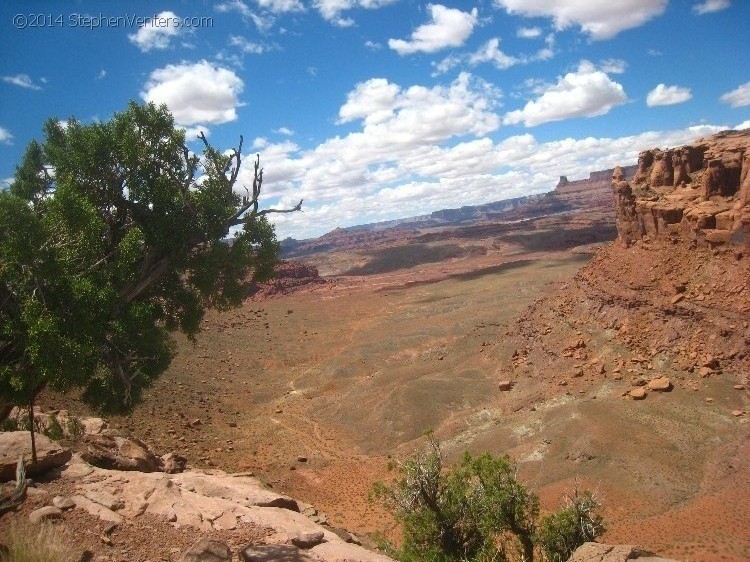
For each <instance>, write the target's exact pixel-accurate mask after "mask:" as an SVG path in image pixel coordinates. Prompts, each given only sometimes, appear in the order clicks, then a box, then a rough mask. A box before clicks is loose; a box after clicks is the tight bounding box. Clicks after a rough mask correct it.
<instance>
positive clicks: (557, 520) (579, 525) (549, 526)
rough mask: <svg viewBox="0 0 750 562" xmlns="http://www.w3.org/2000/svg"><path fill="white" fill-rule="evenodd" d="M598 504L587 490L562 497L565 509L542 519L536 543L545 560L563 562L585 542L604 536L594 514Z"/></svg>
mask: <svg viewBox="0 0 750 562" xmlns="http://www.w3.org/2000/svg"><path fill="white" fill-rule="evenodd" d="M600 507H601V502H600V501H599V499H598V498H597V497H596V495H595V494H594V493H592V492H591V491H589V490H586V491H584V492H583V493H582V494H579V492H578V486H577V485H576V487H575V488H574V493H573V496H572V497H570V496H567V495H566V496H565V506H564V507H563V508H562V509H561V510H560V511H558V512H557V513H552V514H550V515H547V516H545V517H542V519H541V521H540V524H539V533H538V541H539V544H540V546H541V548H542V550H543V551H544V554H545V556H546V558H547V560H550V561H552V562H562V561H564V560H567V559H568V558H570V556H571V554H573V551H575V549H576V548H578V547H579V546H581V545H582V544H583V543H585V542H592V541H594V540H595V539H596V538H597V537H599V536H600V535H601V534H602V533H604V519H603V517H602V516H601V515H600V514H599V513H597V509H599V508H600Z"/></svg>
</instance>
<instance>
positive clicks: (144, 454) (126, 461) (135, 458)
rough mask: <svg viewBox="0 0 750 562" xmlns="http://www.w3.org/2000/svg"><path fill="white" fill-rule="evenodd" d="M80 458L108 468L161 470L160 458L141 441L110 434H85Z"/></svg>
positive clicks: (142, 470) (91, 463)
mask: <svg viewBox="0 0 750 562" xmlns="http://www.w3.org/2000/svg"><path fill="white" fill-rule="evenodd" d="M82 442H83V445H84V447H85V449H84V450H83V451H82V452H81V458H82V459H83V460H84V461H86V462H87V463H88V464H90V465H93V466H97V467H99V468H105V469H108V470H137V471H139V472H157V471H161V470H162V463H161V459H159V457H157V456H156V455H155V454H154V453H152V452H151V451H150V450H149V448H148V446H147V445H146V444H145V443H143V442H142V441H140V440H138V439H135V438H132V439H127V438H125V437H114V436H111V435H86V436H84V438H83V440H82Z"/></svg>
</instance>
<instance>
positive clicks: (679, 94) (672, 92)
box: [646, 84, 693, 107]
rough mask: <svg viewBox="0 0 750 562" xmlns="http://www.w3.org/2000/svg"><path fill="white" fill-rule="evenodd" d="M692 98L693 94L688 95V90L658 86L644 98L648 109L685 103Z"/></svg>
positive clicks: (679, 87)
mask: <svg viewBox="0 0 750 562" xmlns="http://www.w3.org/2000/svg"><path fill="white" fill-rule="evenodd" d="M692 97H693V94H691V93H690V88H682V87H681V86H665V85H664V84H659V85H657V86H656V88H654V89H653V90H651V91H650V92H649V93H648V96H647V97H646V105H648V106H649V107H654V106H656V105H675V104H678V103H685V102H686V101H688V100H689V99H690V98H692Z"/></svg>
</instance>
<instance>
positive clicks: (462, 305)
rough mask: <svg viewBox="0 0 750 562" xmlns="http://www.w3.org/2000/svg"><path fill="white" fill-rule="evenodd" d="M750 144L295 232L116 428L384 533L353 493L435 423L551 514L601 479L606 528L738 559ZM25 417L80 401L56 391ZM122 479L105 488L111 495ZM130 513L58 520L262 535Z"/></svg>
mask: <svg viewBox="0 0 750 562" xmlns="http://www.w3.org/2000/svg"><path fill="white" fill-rule="evenodd" d="M748 147H750V132H749V131H748V130H745V131H739V132H737V131H730V132H724V133H719V134H717V135H714V136H712V137H707V138H703V139H696V141H695V142H693V143H692V144H691V145H690V146H689V147H687V148H684V149H680V148H673V149H669V150H668V149H667V148H666V147H661V149H656V148H655V149H654V150H652V151H647V152H644V153H642V154H641V158H640V159H639V162H638V163H635V162H622V163H621V164H622V165H623V166H624V167H623V168H617V169H615V170H614V171H613V170H603V171H596V172H592V173H591V175H590V177H589V178H588V179H584V180H576V181H568V179H567V178H561V179H560V182H559V184H558V185H557V186H556V187H555V189H554V190H552V191H550V192H549V193H547V194H545V195H542V196H530V197H525V198H521V199H517V200H512V201H502V202H499V203H497V204H491V205H483V206H479V207H464V208H460V209H452V210H445V211H439V212H435V213H432V214H431V215H426V216H422V217H416V218H414V219H409V220H400V221H393V222H392V223H384V224H372V225H366V226H362V227H353V228H347V229H337V230H334V231H332V232H330V233H329V234H326V235H324V236H322V237H320V238H317V239H311V240H302V241H296V240H285V241H284V242H283V244H282V248H283V258H284V260H285V262H284V263H283V264H282V265H281V266H280V269H279V275H278V277H277V278H276V279H274V280H272V281H269V282H267V283H265V284H262V285H256V286H254V287H252V289H251V291H250V294H249V295H248V297H247V298H246V299H245V301H244V303H243V305H242V306H241V307H240V308H239V309H234V310H229V311H226V312H217V311H212V312H210V313H209V314H208V315H207V316H206V318H205V320H204V321H203V324H202V327H201V332H200V333H199V335H198V337H197V341H196V342H195V343H192V342H190V341H188V340H187V339H182V340H180V341H179V344H178V349H177V350H176V354H175V357H174V360H173V362H172V364H171V366H170V367H169V369H168V371H167V372H166V373H165V374H164V375H163V376H162V377H161V378H160V379H159V380H157V381H156V382H155V384H154V385H153V386H152V387H151V388H149V389H148V390H147V391H146V392H145V394H144V397H143V400H142V402H141V403H140V404H139V405H138V406H137V407H136V408H135V410H134V411H133V412H132V414H131V415H128V416H112V417H109V418H108V419H107V420H106V426H107V429H106V430H105V433H106V432H109V433H111V434H112V435H118V436H123V437H135V438H137V439H140V440H141V441H143V443H145V444H146V445H147V446H148V448H149V449H151V450H152V451H154V452H157V454H159V455H161V454H164V453H176V454H177V455H179V456H182V457H185V459H186V460H187V465H188V467H189V468H190V469H194V470H198V471H205V472H208V473H211V472H216V471H217V470H220V471H223V472H226V473H230V474H237V473H239V474H242V475H245V476H252V477H254V478H256V479H257V480H258V481H260V482H262V483H263V484H264V485H265V486H266V490H269V491H270V492H269V493H271V492H272V493H279V494H283V495H284V496H288V497H291V498H295V499H296V500H297V501H298V502H299V506H300V511H302V512H303V513H304V514H306V515H307V516H309V519H310V521H313V522H314V523H315V525H319V524H320V525H323V526H324V527H325V528H326V529H333V528H336V529H337V532H338V533H339V534H340V535H341V534H343V533H344V531H342V529H346V532H348V533H350V534H353V535H355V536H356V537H359V540H358V541H357V542H362V543H364V544H365V545H366V546H369V547H372V546H373V545H374V543H373V541H372V539H371V537H372V535H373V534H374V533H382V534H384V535H385V536H386V537H389V538H397V536H398V533H397V529H396V527H395V523H394V521H393V519H392V518H391V516H390V515H389V514H388V512H387V511H386V510H385V509H384V508H383V507H382V506H381V505H379V504H378V503H376V502H371V501H368V495H369V494H370V491H371V489H372V485H373V483H374V482H375V481H379V480H381V481H387V480H388V479H389V478H390V477H391V474H392V473H391V472H389V470H388V466H389V463H390V461H392V460H394V459H404V458H407V457H408V456H409V455H411V454H412V453H413V452H414V451H415V450H416V449H419V448H420V447H422V446H423V445H424V432H425V430H427V429H428V428H430V429H432V430H434V435H435V436H436V437H437V438H438V439H439V440H440V441H441V443H442V446H443V452H444V453H445V455H446V458H447V460H448V461H449V462H452V461H456V460H457V459H458V458H459V456H460V455H461V454H462V453H463V452H464V451H466V450H468V451H470V452H472V453H481V452H484V451H489V452H491V453H493V454H496V455H505V454H507V455H510V457H512V458H513V459H514V460H515V461H516V462H517V463H518V466H519V469H520V473H519V478H520V480H522V481H523V482H524V483H527V484H528V485H529V486H530V487H532V488H534V489H535V490H537V492H538V493H539V495H540V501H541V509H542V512H545V511H550V510H553V509H556V508H557V507H558V506H559V504H560V501H561V496H562V493H563V492H564V491H566V490H570V489H572V487H573V486H574V485H575V483H576V482H579V483H581V484H582V485H583V486H585V487H587V488H591V489H595V490H597V492H598V494H599V495H600V496H601V498H603V501H604V510H603V513H604V516H605V519H606V521H607V531H606V533H605V535H604V536H603V537H602V538H601V542H604V543H609V544H634V545H638V546H639V547H641V548H643V549H644V550H647V551H651V552H655V553H658V554H659V555H660V556H665V557H668V558H673V559H680V560H736V561H739V560H747V559H748V558H750V469H749V468H748V467H749V466H750V440H749V439H748V436H749V435H750V433H749V432H748V419H749V418H750V415H749V414H750V395H749V394H748V388H750V386H749V385H750V380H749V376H750V351H749V350H750V171H749V169H750V153H747V148H748ZM582 175H584V174H582ZM613 176H614V177H613ZM40 407H41V411H42V412H49V411H51V410H55V411H59V410H66V411H67V412H70V413H71V415H72V414H75V415H77V416H87V415H93V412H90V411H87V410H86V409H85V407H84V406H83V404H82V402H81V401H79V400H78V399H77V398H76V397H75V395H70V394H64V395H61V394H54V393H47V394H45V395H44V396H43V399H42V400H40ZM99 429H101V428H99ZM86 446H87V445H86V444H85V443H80V442H79V443H78V444H75V443H74V444H73V448H74V449H76V450H77V449H80V450H82V451H83V450H85V449H86ZM74 458H76V457H74ZM4 462H10V463H11V464H14V462H15V459H14V458H12V457H9V458H4ZM78 462H79V463H80V461H78ZM92 470H93V469H92ZM74 472H75V471H72V472H71V474H73V473H74ZM64 473H65V470H63V476H62V477H60V478H51V477H44V476H42V477H40V478H39V482H38V484H37V486H38V488H39V490H41V491H37V492H36V493H33V494H30V495H29V497H28V498H27V500H26V502H25V503H24V504H23V505H22V506H21V508H19V509H18V510H17V511H16V513H15V515H11V516H10V517H9V516H5V517H3V518H2V519H0V529H7V525H9V521H11V520H12V519H13V517H27V516H28V514H29V513H30V512H31V511H33V510H34V509H36V508H39V507H41V506H44V505H47V504H49V503H50V500H51V497H52V496H53V495H63V496H64V495H74V494H75V493H76V486H79V485H80V482H79V481H77V480H76V479H75V478H74V477H73V476H71V477H70V478H68V479H67V480H66V478H65V476H64ZM86 474H91V472H90V471H89V472H86ZM94 474H95V475H96V474H99V473H94ZM186 474H189V473H184V474H183V475H182V476H184V475H186ZM178 476H181V475H179V474H177V475H175V477H178ZM91 482H94V483H96V482H99V483H106V482H109V481H108V480H107V479H106V478H105V477H104V476H101V475H99V476H98V477H97V478H96V479H94V480H91ZM127 482H128V480H127V479H125V480H122V479H121V480H119V481H117V482H110V484H107V486H109V487H104V486H105V485H104V484H101V486H102V490H100V491H104V492H106V493H107V494H109V495H110V497H112V496H114V497H118V494H124V492H123V490H124V489H125V488H127ZM179 486H183V487H184V486H186V484H185V480H183V481H181V483H179ZM195 486H197V484H194V488H195ZM30 490H31V489H30ZM81 493H82V492H81ZM209 495H210V494H209ZM77 497H80V496H77ZM123 498H124V495H123ZM94 501H96V500H94ZM123 501H124V500H123ZM124 505H125V509H124V511H123V513H124V516H123V517H122V518H121V522H120V523H119V524H116V526H115V527H113V528H111V529H109V530H107V529H108V528H109V527H108V526H109V525H111V522H107V521H102V520H100V519H99V518H98V517H97V516H96V515H92V513H95V512H96V510H93V511H92V510H91V509H74V510H73V511H69V512H66V513H65V516H64V520H63V522H62V523H61V524H62V525H63V526H64V525H68V526H69V529H70V532H72V533H77V536H78V539H77V540H78V541H79V543H80V545H81V546H82V547H85V548H86V549H88V551H90V552H91V553H93V554H92V558H90V559H92V560H94V559H96V560H145V559H150V560H152V561H153V560H162V559H165V560H168V559H176V557H177V556H178V554H179V553H180V552H182V551H183V550H184V549H185V548H187V547H188V546H190V544H192V543H193V542H194V541H195V539H196V538H197V537H198V536H216V537H217V538H221V539H223V540H226V541H228V543H229V544H230V545H231V546H238V545H239V542H240V541H242V540H244V542H245V543H247V542H248V540H247V539H244V538H240V535H239V534H238V533H239V532H240V531H243V530H244V531H246V532H247V533H250V535H247V534H246V535H245V537H247V536H251V535H252V536H253V537H255V538H256V539H257V541H258V542H260V543H263V542H264V540H265V539H264V538H263V537H266V538H267V537H268V536H270V535H269V534H268V533H267V532H265V531H263V524H262V522H261V523H259V524H258V522H256V523H254V524H253V525H252V526H248V524H247V523H242V524H240V523H238V522H237V521H235V520H234V519H232V521H234V522H233V523H226V519H219V518H218V516H217V518H216V519H214V520H211V519H210V518H206V517H204V518H203V519H201V520H199V523H200V522H202V525H198V527H200V530H197V529H196V528H194V527H190V525H189V524H187V525H186V524H183V525H180V524H179V523H181V522H182V523H185V522H184V521H181V520H180V519H179V517H180V516H178V515H177V514H174V518H171V515H170V516H168V517H164V516H163V515H160V514H158V513H157V514H151V515H148V514H147V515H144V516H141V517H139V516H138V515H140V514H136V515H134V514H133V513H134V512H133V513H131V512H130V511H129V510H130V507H129V504H128V503H127V502H126V503H125V504H124ZM274 505H275V504H274ZM305 506H306V507H305ZM79 507H81V506H80V505H79ZM110 507H111V508H112V510H114V511H117V508H114V507H112V506H110ZM97 509H98V508H97ZM119 509H121V510H122V506H120V508H119ZM144 509H146V508H145V507H144ZM108 511H109V510H108ZM135 511H137V510H135ZM222 517H223V515H222ZM230 519H231V518H230ZM222 521H223V522H222ZM243 521H245V520H243ZM250 527H252V529H254V530H253V531H248V530H247V529H249V528H250ZM326 532H328V531H326ZM253 533H255V534H253ZM341 536H343V535H341ZM103 537H105V538H106V541H105V540H103ZM350 538H351V536H350ZM233 541H234V542H233ZM271 542H273V541H271ZM156 543H159V544H158V545H157V544H156ZM235 543H236V544H235ZM240 546H241V545H240ZM316 548H317V547H316ZM94 555H96V556H97V558H94V557H93V556H94ZM290 556H291V555H290ZM295 556H296V555H295ZM320 556H321V558H320V559H324V560H333V559H337V560H338V559H341V560H343V559H345V558H332V557H328V558H326V557H325V555H324V553H323V554H320ZM170 557H173V558H170ZM258 559H261V558H258ZM268 559H271V558H268ZM277 559H278V558H277ZM289 559H290V560H291V559H295V560H296V559H300V560H302V559H304V560H308V559H311V560H312V559H315V558H291V557H290V558H289ZM348 559H354V558H348ZM357 559H359V558H357ZM362 559H364V558H362ZM374 559H375V558H373V560H374Z"/></svg>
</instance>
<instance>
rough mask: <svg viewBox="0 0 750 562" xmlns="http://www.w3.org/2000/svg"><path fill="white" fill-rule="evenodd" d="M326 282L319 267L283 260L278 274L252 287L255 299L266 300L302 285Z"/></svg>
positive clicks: (277, 269) (278, 268) (277, 268)
mask: <svg viewBox="0 0 750 562" xmlns="http://www.w3.org/2000/svg"><path fill="white" fill-rule="evenodd" d="M324 283H326V281H325V279H323V278H322V277H321V276H320V274H319V273H318V268H317V267H315V266H313V265H307V264H304V263H301V262H297V261H282V262H281V263H279V265H278V266H277V267H276V276H275V277H274V278H273V279H270V280H268V281H266V282H264V283H255V284H253V285H252V286H251V288H250V295H251V296H252V298H253V300H265V299H268V298H272V297H274V296H276V295H286V294H288V293H291V292H293V291H295V290H297V289H299V288H301V287H306V286H310V285H320V284H324Z"/></svg>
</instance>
